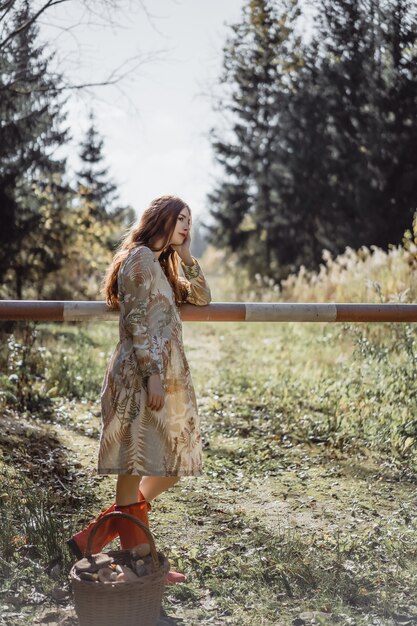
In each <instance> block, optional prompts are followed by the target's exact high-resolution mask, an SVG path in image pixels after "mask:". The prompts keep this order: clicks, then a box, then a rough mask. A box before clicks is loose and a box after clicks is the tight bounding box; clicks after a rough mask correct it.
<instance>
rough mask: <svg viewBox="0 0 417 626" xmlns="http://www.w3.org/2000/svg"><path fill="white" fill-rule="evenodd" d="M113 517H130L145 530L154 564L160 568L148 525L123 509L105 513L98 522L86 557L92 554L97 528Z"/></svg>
mask: <svg viewBox="0 0 417 626" xmlns="http://www.w3.org/2000/svg"><path fill="white" fill-rule="evenodd" d="M112 517H113V518H118V517H119V518H120V517H124V518H126V519H129V520H130V521H131V522H133V523H134V524H136V526H139V527H140V528H141V529H142V530H144V531H145V533H146V535H147V537H148V539H149V545H150V548H151V555H152V560H153V563H154V566H155V568H156V569H158V568H159V566H160V563H159V559H158V555H157V552H156V548H155V541H154V538H153V536H152V533H151V531H150V530H149V528H148V527H147V526H145V524H143V523H142V522H141V521H140V520H138V519H137V517H134V515H130V514H129V513H123V512H122V511H114V512H113V513H107V514H106V515H103V517H102V518H100V519H99V520H98V522H97V523H96V524H95V525H94V527H93V530H92V531H91V532H90V534H89V535H88V540H87V546H86V549H85V556H86V558H89V557H90V556H91V546H92V544H93V539H94V535H95V534H96V532H97V530H98V529H99V527H100V526H101V525H102V524H104V523H105V522H107V521H108V520H109V519H111V518H112Z"/></svg>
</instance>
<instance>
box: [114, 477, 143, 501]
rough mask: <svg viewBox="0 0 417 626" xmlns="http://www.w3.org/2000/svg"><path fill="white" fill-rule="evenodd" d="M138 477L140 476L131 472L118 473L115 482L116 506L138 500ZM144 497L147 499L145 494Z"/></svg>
mask: <svg viewBox="0 0 417 626" xmlns="http://www.w3.org/2000/svg"><path fill="white" fill-rule="evenodd" d="M140 479H141V476H134V475H132V474H119V475H118V477H117V484H116V504H117V505H118V506H125V505H127V504H133V503H135V502H137V501H138V493H139V483H140ZM141 491H142V490H141ZM144 497H145V500H147V498H146V496H144Z"/></svg>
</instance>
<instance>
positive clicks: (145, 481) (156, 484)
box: [139, 476, 181, 502]
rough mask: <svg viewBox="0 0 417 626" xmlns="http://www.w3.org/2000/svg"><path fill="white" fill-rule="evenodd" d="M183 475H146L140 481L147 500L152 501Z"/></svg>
mask: <svg viewBox="0 0 417 626" xmlns="http://www.w3.org/2000/svg"><path fill="white" fill-rule="evenodd" d="M180 478H181V476H144V477H143V478H142V481H141V483H140V487H139V488H140V490H141V492H142V493H143V497H144V498H145V500H147V502H150V501H151V500H153V499H154V498H156V496H159V494H161V493H162V492H163V491H166V490H167V489H169V488H170V487H173V485H175V483H177V482H178V481H179V480H180Z"/></svg>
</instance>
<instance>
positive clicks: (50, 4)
mask: <svg viewBox="0 0 417 626" xmlns="http://www.w3.org/2000/svg"><path fill="white" fill-rule="evenodd" d="M68 1H69V0H48V2H46V3H45V4H44V5H43V7H41V8H40V9H39V11H37V12H36V13H34V14H33V15H32V17H31V18H30V19H28V20H26V22H24V23H23V24H22V25H21V26H19V28H16V29H15V30H13V31H12V32H11V33H9V35H8V36H7V37H6V39H3V41H0V50H1V49H2V48H4V47H5V46H6V45H7V44H8V43H9V41H11V40H12V39H13V38H14V37H16V35H18V34H19V33H21V32H23V31H24V30H26V29H28V28H29V26H30V25H31V24H33V23H34V22H36V20H37V19H38V17H39V16H40V15H42V13H44V11H46V10H47V9H50V8H51V7H53V6H55V5H56V4H63V3H64V2H68Z"/></svg>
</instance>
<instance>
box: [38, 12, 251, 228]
mask: <svg viewBox="0 0 417 626" xmlns="http://www.w3.org/2000/svg"><path fill="white" fill-rule="evenodd" d="M120 4H121V5H122V7H121V9H120V10H118V11H115V12H112V13H109V14H105V13H104V12H102V13H101V15H98V16H97V17H94V16H92V15H91V14H89V15H87V14H85V13H84V11H83V8H82V3H81V2H79V1H78V0H72V1H71V2H70V3H68V4H65V3H64V4H61V5H57V6H56V7H55V9H54V10H53V11H51V12H50V13H49V14H48V16H46V15H45V17H44V19H43V20H42V26H41V36H42V37H43V38H44V40H45V41H47V42H48V43H49V44H50V45H51V47H52V48H54V49H56V50H57V63H58V66H59V69H60V70H61V71H63V72H64V73H65V75H66V76H68V77H69V78H70V79H71V80H72V82H73V83H75V84H76V83H90V82H97V81H102V80H105V79H106V78H107V77H108V76H109V75H110V74H111V72H113V71H115V70H116V69H117V68H119V72H124V71H126V70H132V71H130V72H129V73H128V74H127V76H126V77H125V78H124V79H123V81H122V82H121V83H120V84H119V86H112V87H96V88H93V89H90V90H88V91H85V90H75V91H73V92H72V95H71V98H70V100H69V102H68V103H67V109H68V111H69V114H68V118H67V122H68V125H69V127H70V129H71V133H72V137H73V139H72V141H71V143H70V145H69V146H68V148H66V155H67V156H68V160H69V164H70V166H72V167H73V168H76V167H77V166H78V165H79V161H78V156H77V155H78V152H79V142H80V141H81V140H82V139H83V137H84V134H85V132H86V129H87V127H88V113H89V111H90V109H91V108H92V109H93V110H94V113H95V115H96V119H97V128H98V130H99V132H100V134H101V135H102V137H103V138H104V141H105V144H104V149H105V157H106V165H107V166H108V167H109V173H110V174H111V176H112V177H113V179H114V181H115V182H116V183H117V185H118V188H119V192H120V202H121V203H122V204H128V205H131V206H133V208H134V209H135V210H136V211H137V214H138V215H140V214H141V213H142V211H143V210H144V209H145V208H146V207H147V206H148V204H149V202H150V201H151V200H152V199H153V198H155V197H157V196H161V195H164V194H176V195H178V196H180V197H181V198H183V199H184V200H185V201H186V202H187V203H188V204H189V205H190V208H191V210H192V213H193V218H194V219H196V218H197V217H198V218H199V219H202V220H203V221H205V220H206V219H207V218H208V205H207V198H206V195H207V193H209V192H210V191H211V190H212V189H213V187H214V183H215V179H216V176H218V175H219V174H220V173H221V171H220V168H219V166H216V165H215V161H214V154H213V151H212V149H211V146H210V141H209V137H208V135H209V130H210V128H211V127H213V126H214V127H216V126H217V125H218V123H219V125H221V122H220V120H219V117H218V115H219V114H218V113H216V112H215V111H214V110H213V94H214V93H216V92H218V89H219V88H218V86H217V87H216V85H218V79H219V76H220V74H221V68H222V59H223V54H222V47H223V46H224V44H225V41H226V37H227V35H228V33H229V32H230V27H228V25H230V24H232V23H235V22H237V21H239V20H240V16H241V13H242V8H243V6H244V4H245V0H210V1H208V0H152V2H150V1H149V0H148V1H147V2H146V4H145V5H143V4H142V3H141V2H140V1H139V0H131V1H130V2H128V1H127V2H121V3H120ZM98 5H99V2H96V3H95V5H94V4H93V6H96V7H97V6H98ZM143 6H145V8H146V9H147V11H148V12H149V14H147V13H146V11H145V10H144V8H143ZM108 19H111V20H113V21H114V22H116V23H117V25H114V26H110V25H109V24H108ZM87 22H89V23H87ZM137 55H140V57H139V60H138V58H136V60H133V57H135V56H136V57H137ZM129 59H130V60H129Z"/></svg>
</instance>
